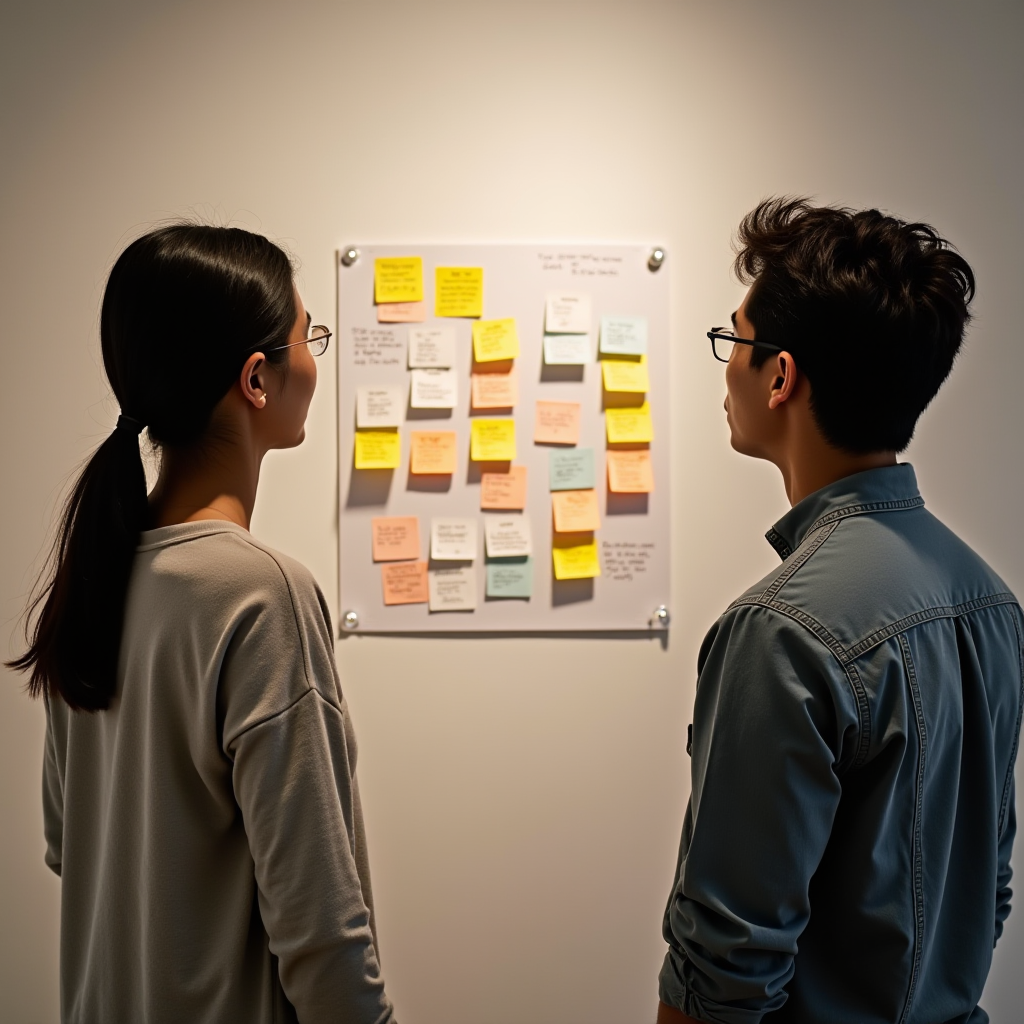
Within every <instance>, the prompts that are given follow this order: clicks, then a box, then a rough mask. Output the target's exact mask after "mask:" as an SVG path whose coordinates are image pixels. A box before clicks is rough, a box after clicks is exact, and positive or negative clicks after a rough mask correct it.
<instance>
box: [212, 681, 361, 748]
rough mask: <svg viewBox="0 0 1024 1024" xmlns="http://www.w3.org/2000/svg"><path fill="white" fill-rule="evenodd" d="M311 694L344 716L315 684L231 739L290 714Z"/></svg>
mask: <svg viewBox="0 0 1024 1024" xmlns="http://www.w3.org/2000/svg"><path fill="white" fill-rule="evenodd" d="M311 694H312V695H313V696H315V697H317V698H318V699H319V700H321V701H323V703H324V704H326V705H327V706H328V707H331V708H334V710H335V711H337V712H338V714H339V715H341V716H342V717H343V718H344V716H345V712H344V711H342V709H341V708H340V707H339V706H338V705H337V704H335V703H334V701H332V700H328V699H327V698H326V697H325V696H324V695H323V694H322V693H321V692H320V691H319V690H318V689H317V688H316V687H315V686H311V687H310V688H309V689H308V690H306V691H305V692H304V693H300V694H299V696H298V697H296V698H295V699H294V700H293V701H291V702H290V703H288V704H287V705H286V706H285V707H283V708H279V709H278V710H277V711H272V712H271V713H270V714H267V715H264V716H263V717H262V718H260V719H259V720H258V721H255V722H252V723H250V724H249V725H247V726H246V727H245V728H244V729H242V730H241V731H240V732H238V733H236V734H235V736H234V737H233V738H232V740H231V743H237V742H238V741H239V740H240V739H241V738H242V737H243V736H245V735H247V734H248V733H250V732H252V731H253V729H258V728H260V726H263V725H267V724H268V723H269V722H273V721H274V720H275V719H276V718H281V717H282V716H284V715H286V714H288V712H289V711H291V710H292V708H294V707H296V706H297V705H298V704H301V703H302V701H304V700H305V699H306V698H307V697H309V696H310V695H311ZM225 746H230V744H225Z"/></svg>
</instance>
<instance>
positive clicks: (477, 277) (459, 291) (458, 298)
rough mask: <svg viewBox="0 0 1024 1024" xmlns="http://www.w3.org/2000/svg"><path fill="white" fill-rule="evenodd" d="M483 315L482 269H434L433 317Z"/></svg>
mask: <svg viewBox="0 0 1024 1024" xmlns="http://www.w3.org/2000/svg"><path fill="white" fill-rule="evenodd" d="M483 315H484V268H483V267H435V268H434V316H483Z"/></svg>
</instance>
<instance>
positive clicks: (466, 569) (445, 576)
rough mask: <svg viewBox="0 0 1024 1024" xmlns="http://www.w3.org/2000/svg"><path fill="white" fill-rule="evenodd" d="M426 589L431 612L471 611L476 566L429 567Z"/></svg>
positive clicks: (474, 600)
mask: <svg viewBox="0 0 1024 1024" xmlns="http://www.w3.org/2000/svg"><path fill="white" fill-rule="evenodd" d="M427 589H428V591H429V593H430V610H431V611H432V612H471V611H473V610H474V609H475V608H476V568H475V566H472V565H467V566H462V567H460V568H458V569H431V571H430V572H428V573H427Z"/></svg>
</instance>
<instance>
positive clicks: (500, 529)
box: [484, 516, 533, 558]
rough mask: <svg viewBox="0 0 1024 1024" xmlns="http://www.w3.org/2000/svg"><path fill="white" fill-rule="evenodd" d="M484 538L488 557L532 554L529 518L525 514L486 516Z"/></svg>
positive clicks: (513, 556) (512, 556)
mask: <svg viewBox="0 0 1024 1024" xmlns="http://www.w3.org/2000/svg"><path fill="white" fill-rule="evenodd" d="M484 539H485V541H486V544H487V557H488V558H515V557H517V556H519V555H532V554H533V551H532V544H531V541H530V520H529V519H527V518H526V516H486V517H485V518H484Z"/></svg>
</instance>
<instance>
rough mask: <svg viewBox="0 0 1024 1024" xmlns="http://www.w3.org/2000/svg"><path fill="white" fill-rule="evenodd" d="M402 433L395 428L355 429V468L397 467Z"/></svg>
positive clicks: (399, 459)
mask: <svg viewBox="0 0 1024 1024" xmlns="http://www.w3.org/2000/svg"><path fill="white" fill-rule="evenodd" d="M401 461H402V435H401V434H400V433H399V432H398V431H397V430H357V431H356V469H397V468H398V466H399V464H400V463H401Z"/></svg>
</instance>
